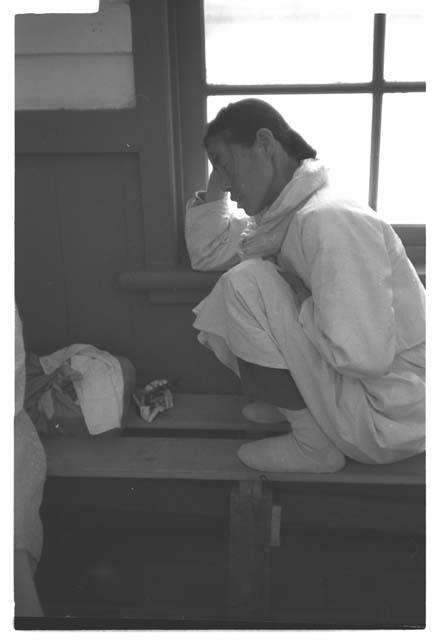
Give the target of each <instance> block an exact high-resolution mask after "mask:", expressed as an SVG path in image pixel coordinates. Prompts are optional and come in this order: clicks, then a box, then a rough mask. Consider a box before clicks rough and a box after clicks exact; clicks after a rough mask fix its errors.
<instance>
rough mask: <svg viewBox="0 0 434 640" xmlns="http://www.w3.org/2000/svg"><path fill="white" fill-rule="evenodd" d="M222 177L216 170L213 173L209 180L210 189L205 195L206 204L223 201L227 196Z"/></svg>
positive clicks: (208, 188)
mask: <svg viewBox="0 0 434 640" xmlns="http://www.w3.org/2000/svg"><path fill="white" fill-rule="evenodd" d="M225 193H226V192H225V190H224V188H223V185H222V182H221V177H220V174H219V172H218V171H217V170H216V169H213V170H212V171H211V174H210V176H209V180H208V187H207V191H206V194H205V202H213V201H215V200H221V199H222V198H223V197H224V195H225Z"/></svg>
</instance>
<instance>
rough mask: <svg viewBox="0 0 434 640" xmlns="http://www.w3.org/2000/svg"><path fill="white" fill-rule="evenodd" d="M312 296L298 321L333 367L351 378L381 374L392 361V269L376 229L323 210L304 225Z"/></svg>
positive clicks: (370, 223) (357, 218) (365, 220)
mask: <svg viewBox="0 0 434 640" xmlns="http://www.w3.org/2000/svg"><path fill="white" fill-rule="evenodd" d="M308 224H309V226H310V228H309V227H308V229H307V236H310V237H311V238H312V237H315V238H316V239H315V241H313V242H312V244H311V246H310V247H309V253H310V254H311V255H312V256H313V257H312V263H311V288H312V297H310V298H307V299H306V300H304V302H303V304H302V306H301V310H300V314H299V320H300V322H301V324H302V326H303V328H304V330H305V332H306V334H307V335H308V337H309V338H310V340H311V341H312V342H313V343H314V344H315V346H316V347H317V348H318V349H319V351H320V352H321V353H322V354H323V355H324V357H325V358H326V360H327V361H328V362H329V363H330V364H331V366H332V367H333V368H334V369H336V370H337V371H339V372H341V373H345V374H346V375H350V376H354V377H365V376H381V375H384V374H385V373H386V372H387V371H388V369H389V368H390V365H391V363H392V361H393V359H394V356H395V314H394V308H393V291H392V285H391V265H390V261H389V256H388V253H387V249H386V246H385V242H384V238H383V234H382V231H381V228H380V227H379V225H378V224H377V223H376V222H375V221H373V220H372V219H370V218H368V217H365V216H356V215H351V214H350V213H348V212H346V211H343V212H327V211H323V212H321V213H320V214H319V216H316V218H314V217H313V218H312V223H308Z"/></svg>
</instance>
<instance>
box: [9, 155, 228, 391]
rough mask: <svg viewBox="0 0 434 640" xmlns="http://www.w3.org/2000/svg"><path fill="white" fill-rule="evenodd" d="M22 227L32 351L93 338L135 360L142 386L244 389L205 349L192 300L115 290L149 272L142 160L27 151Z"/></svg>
mask: <svg viewBox="0 0 434 640" xmlns="http://www.w3.org/2000/svg"><path fill="white" fill-rule="evenodd" d="M15 227H16V249H15V250H16V255H15V276H16V300H17V304H18V307H19V309H20V313H21V315H22V318H23V323H24V333H25V342H26V347H27V349H28V350H31V351H33V352H35V353H38V354H40V355H42V354H47V353H51V352H52V351H54V350H56V349H58V348H60V347H63V346H66V345H68V344H73V343H75V342H84V343H89V344H93V345H95V346H97V347H99V348H101V349H107V350H109V351H110V352H111V353H117V354H122V355H125V356H126V357H128V358H130V360H131V361H132V362H133V364H134V365H135V367H136V369H137V373H138V379H139V382H143V383H144V382H146V381H148V380H150V379H152V378H157V377H168V378H169V379H170V380H172V381H176V384H177V389H178V390H179V391H184V392H193V391H196V392H199V393H200V392H202V393H206V392H211V393H212V392H215V393H233V392H237V391H238V390H239V387H238V381H237V380H236V378H235V376H234V375H233V374H231V373H230V372H228V371H226V370H225V369H224V368H223V366H221V365H220V364H219V363H217V362H216V361H215V359H214V357H213V356H212V354H211V353H208V352H207V351H206V350H205V349H203V347H201V346H200V345H199V344H198V343H197V340H196V332H195V331H194V330H193V329H192V326H191V324H192V321H193V314H192V312H191V307H192V304H189V303H186V304H173V305H167V304H151V303H150V302H149V300H148V297H147V295H146V294H145V293H135V294H131V293H129V292H127V291H125V290H122V289H121V288H119V287H118V286H117V285H116V275H117V274H118V273H119V272H121V271H129V270H141V269H144V268H145V249H144V238H145V230H144V228H143V215H142V208H141V202H140V189H139V178H138V156H137V154H134V153H132V154H121V153H119V154H114V153H113V154H112V153H110V154H83V155H81V154H71V155H41V156H36V155H19V156H18V158H17V165H16V225H15ZM204 372H206V373H205V374H204Z"/></svg>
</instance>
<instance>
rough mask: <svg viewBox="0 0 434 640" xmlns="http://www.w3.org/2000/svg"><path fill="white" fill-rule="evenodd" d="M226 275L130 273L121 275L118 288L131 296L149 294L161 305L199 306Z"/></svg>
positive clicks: (184, 271) (188, 271)
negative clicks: (196, 304) (195, 304)
mask: <svg viewBox="0 0 434 640" xmlns="http://www.w3.org/2000/svg"><path fill="white" fill-rule="evenodd" d="M221 275H222V272H221V271H207V272H205V271H193V270H192V269H185V268H179V269H173V270H171V271H127V272H124V273H120V274H119V275H118V278H117V281H118V284H119V285H120V286H121V287H122V288H123V289H126V290H128V291H131V292H133V293H134V292H147V293H148V297H149V301H150V302H153V303H157V304H165V303H169V304H170V303H172V304H182V303H185V304H186V303H197V302H199V301H200V300H201V299H202V298H203V297H204V295H206V294H207V293H208V292H209V291H210V290H211V289H212V287H213V286H214V285H215V283H216V282H217V280H218V279H219V278H220V276H221Z"/></svg>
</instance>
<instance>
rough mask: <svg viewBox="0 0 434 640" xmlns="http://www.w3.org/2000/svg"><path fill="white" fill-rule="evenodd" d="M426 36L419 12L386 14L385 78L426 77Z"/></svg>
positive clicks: (414, 79) (417, 78) (421, 79)
mask: <svg viewBox="0 0 434 640" xmlns="http://www.w3.org/2000/svg"><path fill="white" fill-rule="evenodd" d="M427 55H428V54H427V51H426V37H425V29H424V25H423V19H422V16H420V15H415V14H413V15H410V14H409V15H394V14H392V15H389V14H388V15H387V18H386V48H385V51H384V77H385V79H386V80H390V81H394V80H395V81H397V80H413V81H416V80H419V81H423V80H424V79H425V77H426V66H425V61H426V59H427Z"/></svg>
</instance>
